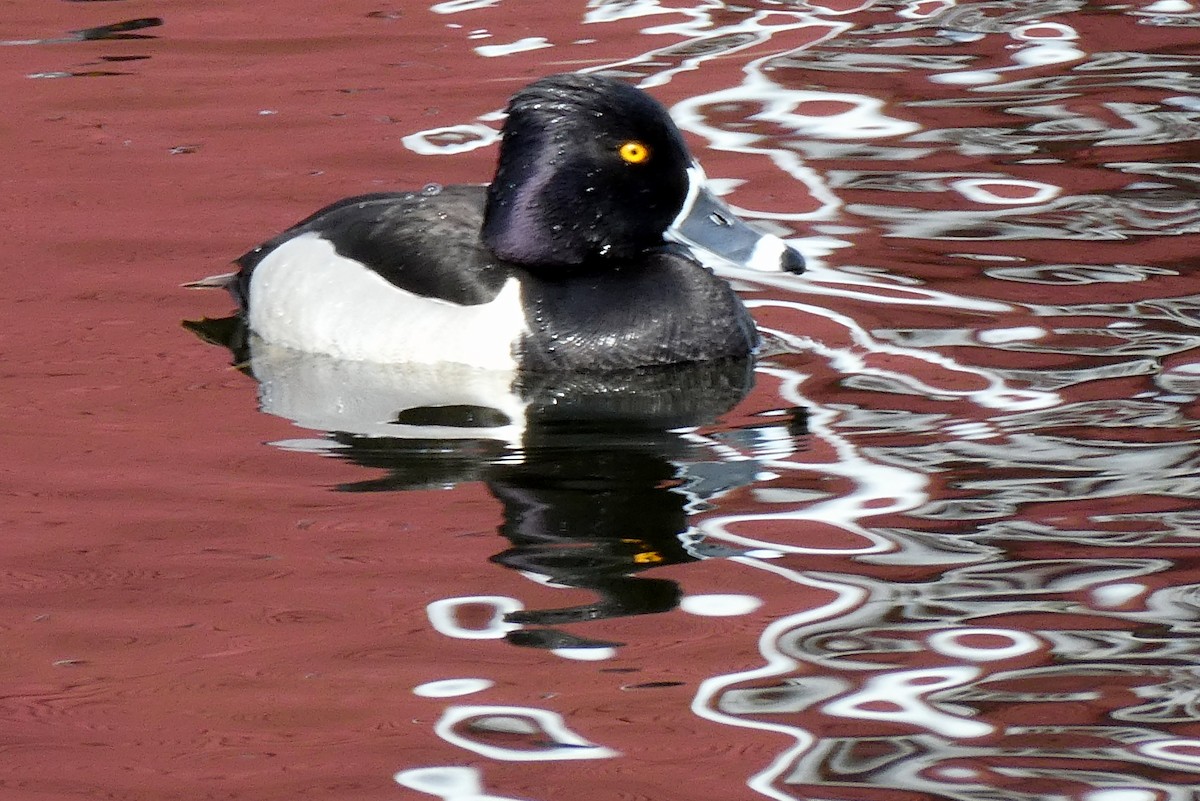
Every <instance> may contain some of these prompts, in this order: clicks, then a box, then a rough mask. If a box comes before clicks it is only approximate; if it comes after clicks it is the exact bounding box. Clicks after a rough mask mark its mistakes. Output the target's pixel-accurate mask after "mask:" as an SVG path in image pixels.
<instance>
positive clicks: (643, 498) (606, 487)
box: [187, 318, 803, 648]
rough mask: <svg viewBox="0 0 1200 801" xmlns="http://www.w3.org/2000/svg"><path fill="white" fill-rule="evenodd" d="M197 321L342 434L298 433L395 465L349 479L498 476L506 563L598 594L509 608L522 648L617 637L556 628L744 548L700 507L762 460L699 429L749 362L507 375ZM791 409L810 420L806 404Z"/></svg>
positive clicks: (427, 481) (666, 600)
mask: <svg viewBox="0 0 1200 801" xmlns="http://www.w3.org/2000/svg"><path fill="white" fill-rule="evenodd" d="M187 326H188V327H189V328H190V329H192V330H193V331H195V332H196V333H198V334H199V335H201V336H203V337H204V338H206V339H207V340H209V341H212V342H215V343H220V344H223V345H225V346H226V347H228V348H229V349H230V350H231V351H232V352H233V354H234V361H235V363H236V364H240V365H242V366H243V369H244V370H245V371H246V372H247V373H248V374H250V375H251V376H252V377H253V378H255V380H256V381H257V382H258V383H259V395H260V399H261V401H262V405H263V409H264V410H265V411H268V412H271V413H273V414H278V415H280V416H283V417H286V418H288V419H291V420H293V421H295V422H297V423H299V424H301V425H303V426H305V427H307V428H310V429H315V430H318V431H324V432H328V433H327V435H326V437H325V438H324V439H322V440H310V441H296V442H294V443H285V444H287V445H289V446H290V447H296V448H301V449H304V450H312V451H315V452H319V453H326V454H328V455H330V456H333V457H336V458H339V459H344V460H347V461H350V462H353V463H355V464H358V465H361V466H363V467H367V468H372V469H375V470H381V471H384V475H381V476H376V477H374V478H370V479H366V480H363V481H359V482H355V483H353V484H348V485H343V486H342V487H340V489H342V490H343V491H348V492H397V491H403V490H413V489H432V488H449V487H453V486H455V485H456V484H460V483H463V482H467V481H481V482H484V483H485V484H486V486H487V488H488V490H489V491H490V492H491V494H492V495H493V496H494V497H495V498H496V499H497V500H498V501H499V502H500V503H501V505H502V507H503V517H504V522H503V524H502V525H501V526H500V530H499V533H500V534H502V535H503V536H504V537H505V538H507V539H508V540H509V542H510V543H511V547H510V548H508V549H506V550H504V551H502V552H500V553H497V554H496V555H495V556H494V557H493V561H494V562H496V563H498V564H501V565H504V566H506V567H509V568H511V569H513V570H517V571H520V572H522V573H524V574H526V575H529V576H536V577H538V580H540V581H543V582H548V583H550V584H552V585H558V586H562V587H573V588H580V589H586V590H590V591H592V592H594V593H595V594H596V595H597V596H598V597H597V600H595V601H594V602H591V603H588V604H585V605H582V606H574V607H569V608H558V609H544V610H522V611H514V612H509V613H508V614H507V615H506V616H505V622H507V623H510V624H514V628H513V630H512V631H509V632H508V633H507V635H506V637H507V639H508V640H509V641H510V642H512V643H514V644H516V645H523V646H528V647H540V648H564V647H600V646H605V647H607V646H612V645H614V643H611V642H607V641H594V640H591V639H589V638H587V637H586V636H583V635H580V634H573V633H567V632H564V631H558V630H555V629H552V628H549V627H553V626H561V625H565V624H571V623H581V622H585V621H591V620H602V619H605V618H611V617H621V616H627V615H643V614H653V613H659V612H666V611H669V610H671V609H674V608H675V607H676V606H677V605H678V603H679V600H680V590H679V587H678V585H677V584H676V582H674V581H669V580H665V579H657V578H652V577H646V576H641V575H638V574H640V573H641V572H642V571H645V570H647V569H649V568H653V567H661V566H664V565H671V564H681V563H686V562H690V561H694V560H695V559H698V558H709V557H712V556H728V555H736V554H739V553H742V552H743V550H744V549H738V548H732V547H718V548H712V547H708V546H706V544H705V543H703V542H701V541H698V540H695V539H694V538H693V539H688V538H687V537H686V534H687V532H688V528H689V523H688V517H689V507H692V506H694V505H696V504H699V503H702V502H703V501H704V499H705V498H707V497H709V496H711V495H713V494H716V493H718V492H725V491H728V490H730V489H732V488H734V487H739V486H744V485H747V484H750V483H752V482H754V481H755V478H756V475H755V463H754V462H751V461H732V462H730V461H725V460H722V459H721V458H720V457H719V456H718V455H717V454H716V453H714V451H713V448H711V447H708V446H707V445H705V444H697V443H696V442H694V441H690V440H689V439H688V437H687V436H686V432H687V431H690V430H694V429H696V428H698V427H700V426H706V425H709V424H711V423H712V422H713V421H714V420H715V419H716V418H717V417H718V416H719V415H721V414H722V413H724V412H726V411H728V410H729V409H731V408H732V407H733V406H734V405H735V404H736V403H737V402H738V401H740V400H741V399H742V398H743V397H744V396H745V395H746V393H747V392H748V391H749V390H750V388H751V386H752V385H753V380H754V374H753V372H752V369H751V368H752V364H751V362H750V361H749V360H747V359H737V360H726V361H717V362H707V363H701V364H692V365H679V366H675V367H669V368H654V369H644V370H628V371H620V372H610V373H598V374H587V373H571V374H558V373H546V374H512V373H494V374H492V373H486V372H483V371H477V370H472V369H469V368H457V367H424V366H394V365H379V364H370V363H365V362H342V361H338V360H335V359H331V358H327V357H322V356H313V355H310V354H303V353H298V352H294V351H288V350H285V349H281V348H276V347H272V346H269V345H266V344H264V343H262V342H261V341H259V340H257V338H254V337H248V336H247V334H246V331H245V328H244V326H243V325H242V324H241V322H240V321H239V320H237V319H235V318H225V319H216V320H204V321H202V322H199V323H188V324H187ZM790 419H791V425H792V427H793V430H794V431H796V432H802V431H803V415H802V413H799V412H795V413H792V414H791V415H790ZM777 425H778V421H773V422H772V427H777ZM741 435H742V436H750V437H752V436H753V430H752V429H746V430H743V431H742V432H741Z"/></svg>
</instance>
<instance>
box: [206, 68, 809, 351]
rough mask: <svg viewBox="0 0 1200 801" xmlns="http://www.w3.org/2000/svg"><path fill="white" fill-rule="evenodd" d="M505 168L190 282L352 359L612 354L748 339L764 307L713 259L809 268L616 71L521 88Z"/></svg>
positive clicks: (324, 212) (326, 224) (388, 200)
mask: <svg viewBox="0 0 1200 801" xmlns="http://www.w3.org/2000/svg"><path fill="white" fill-rule="evenodd" d="M506 111H507V116H506V118H505V122H504V124H503V129H502V131H501V137H500V146H499V155H498V161H497V166H496V171H495V176H494V178H493V180H492V181H491V183H490V184H486V185H450V186H445V187H441V186H438V185H428V186H426V187H425V188H424V189H421V190H416V191H408V192H381V193H374V194H366V195H359V196H355V197H349V198H345V199H342V200H339V201H337V202H335V203H332V204H330V205H328V206H325V207H324V208H322V209H320V210H318V211H316V212H315V213H313V214H311V215H309V216H308V217H306V218H304V219H302V220H300V221H299V222H297V223H296V224H295V225H293V226H291V227H290V228H287V229H286V230H284V231H283V232H282V233H280V234H279V235H277V236H275V237H274V238H272V239H270V240H268V241H266V242H264V243H263V244H261V245H259V246H258V247H256V248H254V249H253V250H250V251H249V252H248V253H246V254H244V255H243V256H241V257H240V258H238V259H236V260H235V264H236V266H237V270H236V272H232V273H226V274H223V275H219V276H213V277H211V278H207V279H202V280H201V281H198V282H194V283H192V284H190V285H189V286H193V287H215V286H220V287H224V288H226V289H227V290H228V291H229V292H230V293H231V295H232V296H233V298H234V300H235V302H236V303H237V305H238V312H239V315H240V317H241V319H242V320H243V321H244V323H245V325H246V327H247V328H248V329H249V331H250V332H251V333H252V334H253V335H254V336H256V337H258V338H260V339H262V340H263V341H265V342H268V343H271V344H272V345H276V346H280V347H284V348H289V349H292V350H296V351H300V352H307V353H314V354H322V355H324V356H331V357H334V358H337V359H345V360H350V361H368V362H377V363H415V364H439V363H444V364H457V365H467V366H471V367H480V368H486V369H495V370H519V371H535V372H537V371H605V370H621V369H628V368H643V367H655V366H663V365H674V364H683V363H690V362H702V361H707V360H713V359H722V358H729V357H733V358H737V357H746V356H749V355H750V354H752V353H753V352H754V351H755V350H756V348H757V347H758V344H759V336H758V332H757V328H756V326H755V324H754V320H753V319H752V318H751V316H750V314H749V312H748V311H747V310H746V307H745V306H744V305H743V304H742V302H741V300H740V299H739V298H738V296H737V294H736V293H735V292H734V290H733V289H732V287H731V286H730V284H729V283H728V282H727V281H726V280H724V279H723V278H721V277H719V276H718V275H716V274H715V273H714V271H713V269H711V267H709V266H706V264H705V263H703V261H708V262H709V263H711V262H713V261H716V262H718V263H720V264H723V265H726V266H729V265H732V266H733V267H737V268H745V269H755V270H766V271H774V272H790V273H800V272H803V270H804V259H803V257H802V256H801V255H800V253H798V252H797V251H796V250H795V249H794V248H792V247H791V246H789V245H788V244H787V243H785V242H784V241H783V240H782V239H780V238H779V237H776V236H774V235H772V234H767V233H763V232H760V231H757V230H755V229H753V228H751V227H750V226H749V225H747V224H746V223H745V222H744V221H742V220H741V219H739V218H738V217H737V216H736V215H735V214H734V213H733V211H732V210H730V209H729V208H728V206H726V205H725V204H724V203H723V202H722V201H721V200H720V199H719V198H718V197H717V196H716V195H715V194H714V193H713V192H712V191H711V190H710V189H709V188H708V187H707V186H706V185H705V180H706V179H705V176H704V172H703V170H702V168H701V167H700V165H699V163H698V162H697V161H696V160H695V159H694V158H693V157H692V156H691V154H690V153H689V151H688V148H687V145H686V143H685V142H684V139H683V136H682V134H681V133H680V131H679V129H678V127H677V126H676V125H675V123H674V122H673V121H672V119H671V116H670V114H669V113H668V112H667V110H666V109H665V108H664V107H663V106H662V105H661V104H659V103H658V101H656V100H655V99H653V98H652V97H651V96H650V95H649V94H647V93H646V92H644V91H642V90H640V89H638V88H637V87H634V86H633V85H631V84H628V83H625V82H623V81H620V80H618V79H615V78H610V77H604V76H600V75H595V74H582V73H568V74H561V75H551V76H549V77H545V78H541V79H539V80H536V81H534V82H533V83H531V84H529V85H528V86H525V87H524V88H522V89H520V90H519V91H517V92H516V93H515V94H514V95H513V96H512V97H511V99H510V100H509V102H508V105H507V109H506Z"/></svg>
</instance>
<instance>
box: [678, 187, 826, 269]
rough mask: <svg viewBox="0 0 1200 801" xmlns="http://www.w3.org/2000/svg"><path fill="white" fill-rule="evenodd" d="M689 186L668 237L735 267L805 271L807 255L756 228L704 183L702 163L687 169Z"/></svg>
mask: <svg viewBox="0 0 1200 801" xmlns="http://www.w3.org/2000/svg"><path fill="white" fill-rule="evenodd" d="M688 177H689V179H690V182H691V183H690V186H689V188H688V196H687V199H686V200H685V201H684V203H683V208H682V209H680V211H679V214H678V216H676V218H675V221H674V222H673V223H672V224H671V227H670V228H668V229H667V233H666V236H667V239H669V240H671V241H674V242H678V243H680V244H682V245H686V246H687V247H689V248H691V249H692V250H693V251H703V253H698V254H697V255H698V256H699V257H702V256H703V255H704V254H709V255H712V256H715V257H717V258H719V259H722V260H724V261H726V262H728V263H729V264H731V265H733V266H734V267H739V268H742V269H745V270H758V271H760V272H773V273H774V272H784V273H792V274H794V275H799V274H800V273H802V272H804V257H803V256H801V255H800V253H799V252H798V251H797V250H796V249H795V248H793V247H791V246H790V245H788V244H787V243H786V242H784V241H783V240H782V239H780V238H779V237H777V236H775V235H774V234H767V233H763V232H762V231H756V230H754V229H753V228H751V227H750V226H749V225H747V224H746V223H745V222H743V221H742V220H741V219H739V218H738V216H737V215H735V214H734V213H733V211H732V210H731V209H730V208H729V207H728V206H726V205H725V204H724V203H723V202H722V201H721V200H720V199H719V198H718V197H717V196H716V195H714V194H713V193H712V192H711V191H709V190H708V189H707V188H706V187H705V186H704V180H705V179H704V172H703V171H702V170H701V169H700V167H699V165H693V166H692V167H691V168H690V169H689V170H688Z"/></svg>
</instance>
